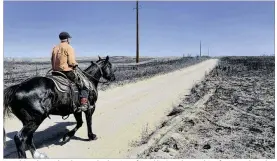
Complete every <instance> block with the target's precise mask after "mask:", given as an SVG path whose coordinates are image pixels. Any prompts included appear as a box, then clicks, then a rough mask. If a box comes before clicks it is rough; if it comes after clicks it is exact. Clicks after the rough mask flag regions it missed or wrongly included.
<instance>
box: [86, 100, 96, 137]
mask: <svg viewBox="0 0 277 161" xmlns="http://www.w3.org/2000/svg"><path fill="white" fill-rule="evenodd" d="M94 110H95V105H94V107H93V108H90V109H88V110H87V111H85V114H86V120H87V128H88V138H89V140H96V139H97V136H96V135H95V134H93V133H92V127H91V125H92V124H91V122H92V114H93V113H94Z"/></svg>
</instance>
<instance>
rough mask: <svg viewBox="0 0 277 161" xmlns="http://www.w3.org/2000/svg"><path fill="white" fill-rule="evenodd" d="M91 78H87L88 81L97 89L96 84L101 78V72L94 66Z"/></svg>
mask: <svg viewBox="0 0 277 161" xmlns="http://www.w3.org/2000/svg"><path fill="white" fill-rule="evenodd" d="M91 73H92V77H93V78H89V80H90V81H91V82H92V83H93V84H94V86H95V87H96V88H97V86H98V82H99V80H100V78H101V71H100V70H99V68H98V66H97V65H95V66H94V67H93V69H92V72H91Z"/></svg>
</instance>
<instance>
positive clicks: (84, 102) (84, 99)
mask: <svg viewBox="0 0 277 161" xmlns="http://www.w3.org/2000/svg"><path fill="white" fill-rule="evenodd" d="M63 73H64V74H65V75H66V76H67V77H68V79H70V80H71V81H72V82H74V83H76V84H77V86H79V89H80V95H79V97H80V104H81V106H80V109H81V110H82V111H86V110H87V109H88V91H87V90H86V89H85V87H84V86H83V87H80V84H81V83H80V82H79V81H78V79H77V77H76V75H75V74H74V73H73V71H68V72H63Z"/></svg>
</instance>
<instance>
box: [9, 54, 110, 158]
mask: <svg viewBox="0 0 277 161" xmlns="http://www.w3.org/2000/svg"><path fill="white" fill-rule="evenodd" d="M79 71H80V72H81V73H82V74H83V75H85V77H86V78H87V80H89V83H90V84H92V85H94V87H95V88H96V90H95V93H94V94H90V96H89V102H90V103H91V105H92V106H91V107H92V108H89V109H88V110H87V111H85V116H86V121H87V129H88V138H89V140H95V139H97V137H96V135H95V134H94V133H93V132H92V127H91V123H92V114H93V113H94V110H95V104H94V103H95V102H96V100H97V86H98V83H99V82H100V78H101V77H103V78H104V79H106V80H108V81H114V80H115V76H114V70H113V68H112V64H111V63H110V62H109V56H107V57H106V59H102V58H100V57H99V60H97V61H96V62H93V61H92V62H91V65H90V66H89V67H88V68H87V69H85V70H84V71H82V70H79ZM90 93H91V91H90ZM77 94H78V93H77ZM76 98H77V99H74V98H73V96H72V92H70V90H68V91H66V92H61V91H59V90H58V88H57V83H55V82H54V81H53V80H51V79H49V78H47V77H34V78H31V79H29V80H26V81H24V82H22V83H20V84H17V85H13V86H10V87H8V88H6V89H5V90H4V117H5V116H11V115H10V114H11V113H13V114H14V115H15V116H16V117H17V118H18V119H19V120H20V121H21V122H22V124H23V128H22V129H21V130H20V131H19V132H18V133H17V134H16V135H15V136H14V142H15V145H16V148H17V153H18V157H19V158H26V153H25V151H26V150H28V149H29V150H30V151H31V154H32V156H33V158H47V156H46V155H45V154H42V153H39V152H38V151H37V150H36V148H35V145H34V143H33V135H34V133H35V131H36V130H37V128H38V127H39V125H40V124H41V123H42V122H43V121H44V119H45V118H47V117H49V115H60V116H67V115H70V114H73V115H74V117H75V119H76V121H77V125H76V127H75V128H74V129H73V130H71V131H69V132H68V133H66V134H65V135H64V137H63V141H68V140H70V138H71V137H72V136H74V134H75V132H76V131H77V130H78V129H79V128H80V127H81V126H82V124H83V120H82V112H80V111H73V110H72V103H75V104H78V103H79V101H78V97H76ZM72 100H73V101H72ZM4 137H5V129H4ZM4 141H5V138H4Z"/></svg>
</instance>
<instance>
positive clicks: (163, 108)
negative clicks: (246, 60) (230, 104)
mask: <svg viewBox="0 0 277 161" xmlns="http://www.w3.org/2000/svg"><path fill="white" fill-rule="evenodd" d="M216 64H217V60H216V59H212V60H207V61H204V62H202V63H199V64H196V65H193V66H190V67H187V68H184V69H182V70H178V71H175V72H172V73H169V74H165V75H160V76H156V77H153V78H150V79H147V80H144V81H140V82H137V83H132V84H127V85H125V86H122V87H115V88H112V89H109V90H107V91H100V92H99V100H98V102H97V105H96V111H95V113H94V115H93V122H92V124H93V132H94V133H95V134H96V135H97V136H98V140H96V141H86V139H87V128H86V122H85V117H84V115H83V120H84V124H83V126H82V127H81V128H80V129H79V130H78V131H77V132H76V134H75V136H76V137H74V138H72V139H71V140H70V142H68V143H66V144H64V145H62V146H61V145H60V143H59V141H58V137H59V136H62V134H64V132H65V130H66V128H67V129H70V130H71V129H72V128H73V127H74V126H75V124H74V123H75V120H74V117H73V116H70V117H69V118H68V119H67V120H62V118H61V117H58V116H51V120H49V119H46V120H45V121H44V122H43V123H42V125H41V126H40V127H39V129H38V130H37V132H36V134H35V136H34V137H35V144H36V145H37V146H38V150H39V151H40V152H43V153H45V154H47V155H48V157H49V158H51V159H52V158H82V159H83V158H84V159H85V158H98V159H100V158H125V157H126V155H127V154H128V151H129V150H130V149H131V148H132V147H131V144H132V142H133V141H135V140H139V139H140V137H141V134H142V132H143V131H145V128H147V131H148V132H151V131H152V130H155V128H156V126H157V125H158V123H159V122H160V121H161V120H162V119H163V117H164V116H165V115H166V114H167V113H168V112H169V111H170V110H171V109H172V105H174V104H176V103H178V101H179V100H180V97H181V96H183V95H184V94H186V93H189V91H190V89H191V87H192V86H193V85H194V84H195V83H196V82H197V81H200V80H201V79H203V78H204V76H205V72H208V71H210V70H211V69H212V68H213V67H215V65H216ZM5 127H6V132H7V136H8V138H7V141H8V147H7V149H5V151H4V155H5V156H7V157H15V156H16V155H15V154H16V153H15V147H14V143H13V140H11V138H13V135H14V134H15V132H16V131H18V130H20V129H21V127H22V126H21V123H20V122H19V121H18V120H16V119H13V120H6V123H5ZM27 155H28V157H29V158H31V155H30V153H29V151H28V152H27Z"/></svg>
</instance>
